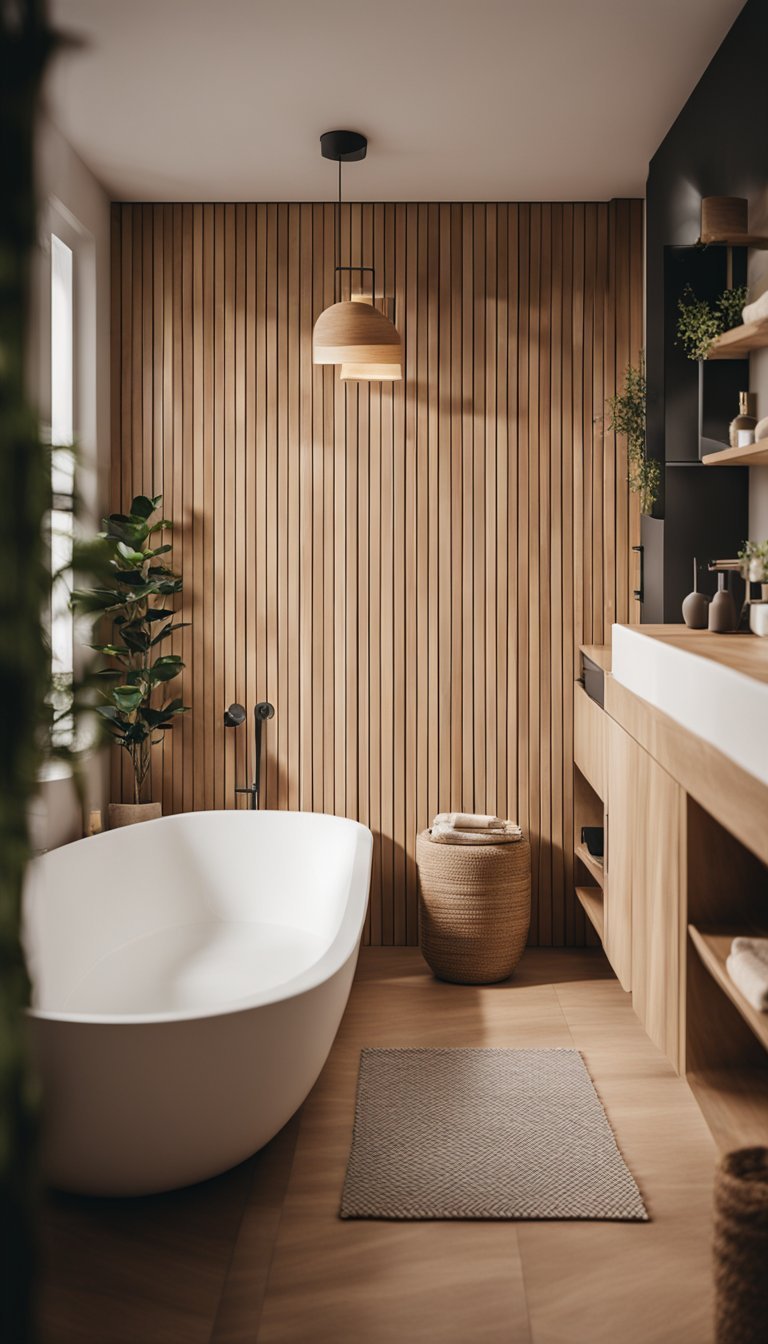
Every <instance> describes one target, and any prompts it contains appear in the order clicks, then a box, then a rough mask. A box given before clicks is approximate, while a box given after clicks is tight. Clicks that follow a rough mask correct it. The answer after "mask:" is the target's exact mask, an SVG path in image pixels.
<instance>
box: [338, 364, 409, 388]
mask: <svg viewBox="0 0 768 1344" xmlns="http://www.w3.org/2000/svg"><path fill="white" fill-rule="evenodd" d="M402 376H403V366H402V364H342V366H341V370H340V372H339V377H340V379H341V381H342V382H343V383H347V382H353V383H399V382H400V379H401V378H402Z"/></svg>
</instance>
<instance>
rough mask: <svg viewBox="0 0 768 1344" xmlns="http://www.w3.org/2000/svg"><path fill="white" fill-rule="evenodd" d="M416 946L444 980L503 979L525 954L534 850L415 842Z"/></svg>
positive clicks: (519, 844)
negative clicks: (417, 906)
mask: <svg viewBox="0 0 768 1344" xmlns="http://www.w3.org/2000/svg"><path fill="white" fill-rule="evenodd" d="M416 866H417V868H418V872H419V945H420V947H421V950H422V953H423V955H424V959H425V961H426V962H427V964H428V966H429V967H430V968H431V969H432V970H433V971H434V973H435V975H436V976H438V977H439V979H441V980H452V981H454V982H455V983H457V984H464V985H488V984H493V983H494V982H495V981H497V980H506V978H507V976H509V975H511V974H512V971H513V970H514V968H515V966H516V965H517V963H518V961H519V960H520V957H521V956H522V954H523V948H524V947H525V943H526V939H527V937H528V927H529V925H530V921H531V851H530V847H529V845H528V841H527V840H526V839H525V838H523V839H521V840H517V841H515V842H514V843H512V844H504V845H446V844H435V843H434V841H432V840H431V839H430V837H429V831H422V832H421V834H420V835H419V836H418V837H417V839H416Z"/></svg>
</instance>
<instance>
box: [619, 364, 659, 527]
mask: <svg viewBox="0 0 768 1344" xmlns="http://www.w3.org/2000/svg"><path fill="white" fill-rule="evenodd" d="M645 402H646V382H645V362H644V360H643V358H642V356H641V358H640V363H639V366H638V367H637V368H634V367H633V365H632V364H629V365H628V366H627V369H626V371H625V373H624V387H623V389H622V391H621V392H617V393H616V394H615V396H613V397H609V398H608V408H609V410H610V413H611V419H610V423H609V425H608V429H609V431H610V432H611V433H612V434H622V435H623V436H624V438H625V439H626V441H627V467H628V472H627V480H628V481H629V488H630V490H631V491H632V493H633V494H636V495H639V496H640V511H641V513H650V512H651V510H652V509H653V506H654V504H655V502H656V499H657V498H658V494H659V482H660V479H661V470H660V468H659V464H658V462H657V461H656V460H655V459H654V458H652V457H649V456H648V454H647V451H646V444H645Z"/></svg>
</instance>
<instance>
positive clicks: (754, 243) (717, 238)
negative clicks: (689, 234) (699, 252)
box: [699, 233, 768, 250]
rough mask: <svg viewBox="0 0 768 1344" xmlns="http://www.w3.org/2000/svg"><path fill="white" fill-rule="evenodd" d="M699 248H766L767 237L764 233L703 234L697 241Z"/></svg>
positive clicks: (767, 245)
mask: <svg viewBox="0 0 768 1344" xmlns="http://www.w3.org/2000/svg"><path fill="white" fill-rule="evenodd" d="M699 247H759V248H761V249H762V250H764V249H765V248H767V247H768V237H766V235H765V234H764V233H722V234H719V235H715V234H714V233H704V234H702V236H701V238H700V239H699Z"/></svg>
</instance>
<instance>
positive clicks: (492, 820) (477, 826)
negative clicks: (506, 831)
mask: <svg viewBox="0 0 768 1344" xmlns="http://www.w3.org/2000/svg"><path fill="white" fill-rule="evenodd" d="M432 825H433V826H452V827H453V829H454V830H456V831H500V830H501V829H502V827H503V826H504V821H503V820H502V818H501V817H490V816H485V815H484V814H483V813H482V812H438V814H437V816H436V817H435V819H434V821H433V822H432Z"/></svg>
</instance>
